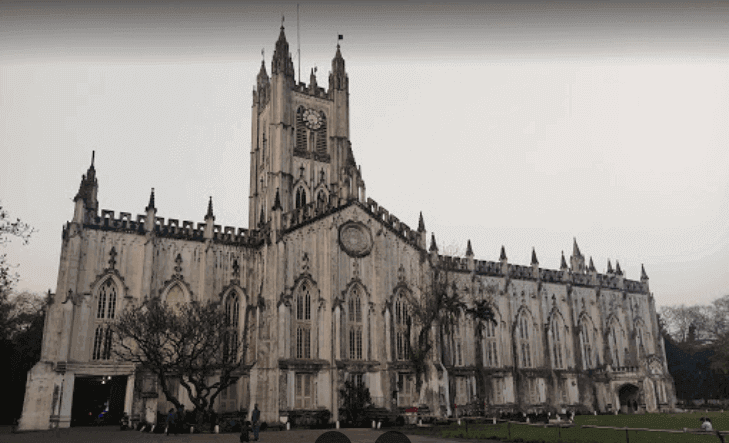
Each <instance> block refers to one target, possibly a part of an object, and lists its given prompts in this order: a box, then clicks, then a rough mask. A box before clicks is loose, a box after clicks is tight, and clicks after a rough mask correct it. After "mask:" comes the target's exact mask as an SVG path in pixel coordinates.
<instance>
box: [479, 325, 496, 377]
mask: <svg viewBox="0 0 729 443" xmlns="http://www.w3.org/2000/svg"><path fill="white" fill-rule="evenodd" d="M497 330H498V326H497V324H496V322H495V321H487V322H486V324H485V325H484V328H483V345H482V346H483V365H484V366H485V367H487V368H497V367H499V351H498V338H497Z"/></svg>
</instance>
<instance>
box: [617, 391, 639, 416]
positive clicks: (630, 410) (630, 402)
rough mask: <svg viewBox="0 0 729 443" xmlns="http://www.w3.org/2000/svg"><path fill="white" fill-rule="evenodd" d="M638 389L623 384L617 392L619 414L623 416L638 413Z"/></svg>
mask: <svg viewBox="0 0 729 443" xmlns="http://www.w3.org/2000/svg"><path fill="white" fill-rule="evenodd" d="M639 392H640V389H638V387H637V386H636V385H632V384H625V385H623V386H621V387H620V389H619V390H618V396H619V397H620V412H622V413H623V414H635V413H636V412H637V411H638V393H639Z"/></svg>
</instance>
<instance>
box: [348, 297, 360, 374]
mask: <svg viewBox="0 0 729 443" xmlns="http://www.w3.org/2000/svg"><path fill="white" fill-rule="evenodd" d="M360 292H361V290H360V288H359V287H358V286H355V287H353V288H352V290H351V291H350V293H349V302H348V306H347V311H348V322H349V358H350V359H351V360H362V329H363V328H362V323H363V321H362V297H361V293H360Z"/></svg>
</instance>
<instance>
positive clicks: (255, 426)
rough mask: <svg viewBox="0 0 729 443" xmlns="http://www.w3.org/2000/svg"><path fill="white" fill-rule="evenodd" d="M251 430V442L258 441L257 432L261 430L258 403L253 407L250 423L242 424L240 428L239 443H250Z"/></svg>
mask: <svg viewBox="0 0 729 443" xmlns="http://www.w3.org/2000/svg"><path fill="white" fill-rule="evenodd" d="M251 422H252V423H251ZM251 430H253V441H258V432H259V431H260V430H261V411H259V410H258V403H256V404H255V405H254V406H253V412H252V413H251V421H246V422H244V423H243V425H242V426H241V427H240V441H241V442H247V441H251V440H250V436H249V434H250V432H251Z"/></svg>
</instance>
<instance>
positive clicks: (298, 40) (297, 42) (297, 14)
mask: <svg viewBox="0 0 729 443" xmlns="http://www.w3.org/2000/svg"><path fill="white" fill-rule="evenodd" d="M296 46H297V47H298V49H297V51H298V53H299V83H301V34H300V33H299V4H298V3H297V4H296Z"/></svg>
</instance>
